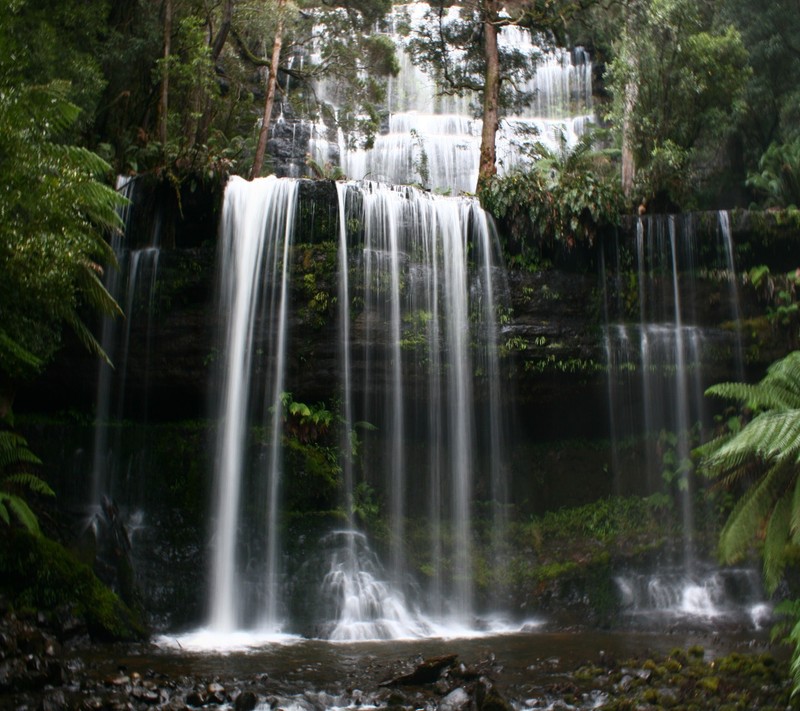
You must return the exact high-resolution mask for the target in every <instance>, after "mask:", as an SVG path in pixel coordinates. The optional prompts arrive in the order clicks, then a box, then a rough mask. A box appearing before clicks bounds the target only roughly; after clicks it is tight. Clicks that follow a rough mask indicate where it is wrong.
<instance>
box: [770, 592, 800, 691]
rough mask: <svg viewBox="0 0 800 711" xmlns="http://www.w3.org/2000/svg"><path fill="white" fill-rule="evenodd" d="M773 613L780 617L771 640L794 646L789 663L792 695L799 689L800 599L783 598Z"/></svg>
mask: <svg viewBox="0 0 800 711" xmlns="http://www.w3.org/2000/svg"><path fill="white" fill-rule="evenodd" d="M775 614H777V615H779V616H780V617H781V618H782V619H781V620H779V622H778V623H777V624H776V625H775V627H774V628H773V629H772V638H773V640H776V639H778V640H780V641H782V642H784V643H787V644H790V645H792V647H793V648H794V653H793V654H792V662H791V665H790V670H791V673H792V686H793V691H792V696H794V695H795V694H797V692H798V690H800V652H798V650H800V600H796V599H795V600H784V601H783V602H781V603H779V604H778V605H776V606H775Z"/></svg>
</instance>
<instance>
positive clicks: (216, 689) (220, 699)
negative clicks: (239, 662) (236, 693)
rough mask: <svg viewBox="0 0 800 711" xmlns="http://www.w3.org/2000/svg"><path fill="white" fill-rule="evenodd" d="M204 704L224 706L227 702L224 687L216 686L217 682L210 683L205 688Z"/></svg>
mask: <svg viewBox="0 0 800 711" xmlns="http://www.w3.org/2000/svg"><path fill="white" fill-rule="evenodd" d="M206 692H207V695H206V703H209V704H224V703H225V701H227V697H226V695H225V687H224V686H222V684H218V683H217V682H211V683H210V684H209V685H208V686H207V687H206Z"/></svg>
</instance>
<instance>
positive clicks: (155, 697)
mask: <svg viewBox="0 0 800 711" xmlns="http://www.w3.org/2000/svg"><path fill="white" fill-rule="evenodd" d="M131 697H132V698H134V699H136V701H140V702H142V703H145V704H149V705H151V706H152V705H155V704H157V703H159V702H160V701H161V694H159V693H158V692H157V691H153V690H152V689H146V688H144V687H143V686H137V687H135V688H134V689H133V691H131Z"/></svg>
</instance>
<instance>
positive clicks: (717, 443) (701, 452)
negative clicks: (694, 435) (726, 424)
mask: <svg viewBox="0 0 800 711" xmlns="http://www.w3.org/2000/svg"><path fill="white" fill-rule="evenodd" d="M733 437H734V433H733V432H725V433H723V434H721V435H719V436H718V437H715V438H714V439H710V440H708V442H704V443H703V444H701V445H699V446H697V447H695V448H694V449H693V450H692V457H693V458H694V459H696V460H697V459H699V460H701V461H702V460H705V459H708V458H710V457H711V455H713V454H714V453H715V452H716V451H717V450H719V449H720V448H721V447H722V446H723V445H724V444H726V443H727V442H729V441H730V440H731V439H732V438H733ZM703 473H704V474H705V475H706V476H711V475H712V473H711V472H706V471H704V472H703Z"/></svg>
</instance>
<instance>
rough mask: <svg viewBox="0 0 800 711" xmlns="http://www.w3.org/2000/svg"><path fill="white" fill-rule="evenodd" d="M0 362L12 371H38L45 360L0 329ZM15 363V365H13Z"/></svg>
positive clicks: (27, 372)
mask: <svg viewBox="0 0 800 711" xmlns="http://www.w3.org/2000/svg"><path fill="white" fill-rule="evenodd" d="M0 363H2V364H4V366H5V369H6V370H7V371H10V372H15V371H16V372H22V373H25V374H33V373H37V372H38V371H40V370H41V369H42V366H43V365H44V362H43V361H42V359H41V358H39V357H37V356H36V355H34V354H33V353H31V352H30V351H29V350H27V349H26V348H23V347H22V346H21V345H19V343H17V342H16V341H15V340H14V339H13V338H11V337H10V336H8V335H7V334H6V333H5V331H3V330H2V329H0ZM12 364H13V366H12Z"/></svg>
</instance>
